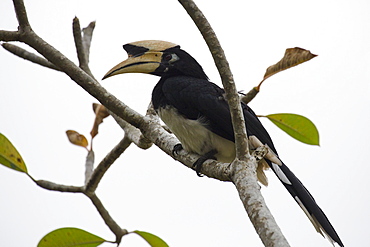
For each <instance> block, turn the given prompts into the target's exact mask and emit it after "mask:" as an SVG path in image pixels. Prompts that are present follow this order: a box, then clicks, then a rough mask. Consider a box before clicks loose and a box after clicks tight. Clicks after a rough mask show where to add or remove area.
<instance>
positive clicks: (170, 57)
mask: <svg viewBox="0 0 370 247" xmlns="http://www.w3.org/2000/svg"><path fill="white" fill-rule="evenodd" d="M171 59H172V55H171V54H168V55H166V56H165V57H164V60H166V61H170V60H171Z"/></svg>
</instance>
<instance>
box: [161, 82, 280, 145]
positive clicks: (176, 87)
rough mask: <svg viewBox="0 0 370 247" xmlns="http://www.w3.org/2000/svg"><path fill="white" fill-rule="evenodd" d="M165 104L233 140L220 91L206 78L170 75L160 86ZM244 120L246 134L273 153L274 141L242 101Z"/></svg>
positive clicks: (226, 108)
mask: <svg viewBox="0 0 370 247" xmlns="http://www.w3.org/2000/svg"><path fill="white" fill-rule="evenodd" d="M162 91H163V97H164V98H165V99H166V102H165V104H167V105H172V106H174V107H175V108H176V109H177V110H178V111H179V113H180V114H182V115H184V116H185V117H186V118H189V119H193V120H196V119H200V120H201V121H204V122H205V123H207V125H206V126H207V128H209V130H211V131H212V132H213V133H215V134H217V135H219V136H222V137H223V138H225V139H227V140H230V141H233V142H234V141H235V139H234V130H233V126H232V122H231V116H230V109H229V105H228V104H227V102H226V100H225V98H224V93H225V92H224V90H223V89H221V88H220V87H219V86H217V85H216V84H214V83H211V82H209V81H207V80H202V79H197V78H193V77H186V76H178V77H171V78H168V79H166V80H165V81H164V83H163V85H162ZM242 109H243V112H244V118H245V121H246V123H247V133H248V136H250V135H254V136H256V137H257V138H258V139H259V140H260V141H261V142H262V143H263V144H267V145H268V146H269V147H270V148H271V149H272V150H273V151H274V152H276V150H275V148H274V144H273V142H272V140H271V138H270V136H269V134H268V133H267V131H266V129H265V128H264V127H263V125H262V124H261V122H260V121H259V120H258V118H257V116H256V115H255V114H254V112H253V111H252V110H251V109H250V108H249V107H248V106H247V105H246V104H244V103H243V104H242Z"/></svg>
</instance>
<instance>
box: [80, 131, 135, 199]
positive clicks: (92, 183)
mask: <svg viewBox="0 0 370 247" xmlns="http://www.w3.org/2000/svg"><path fill="white" fill-rule="evenodd" d="M130 144H131V141H130V140H129V139H128V138H127V137H126V135H125V137H124V138H123V139H122V140H121V141H120V142H119V143H118V144H117V145H116V146H115V147H114V148H113V149H112V150H111V151H110V152H109V153H108V154H107V155H106V156H105V158H104V159H103V160H102V161H101V162H100V163H99V165H98V166H97V167H96V168H95V170H94V172H93V174H92V175H91V177H90V180H89V181H88V182H87V184H86V191H87V192H94V191H95V190H96V188H97V187H98V185H99V182H100V180H101V179H102V178H103V176H104V174H105V173H106V171H107V170H108V169H109V167H110V166H111V165H112V164H113V163H114V162H115V161H116V160H117V159H118V158H119V156H120V155H121V154H122V153H123V152H124V151H125V150H126V149H127V148H128V147H129V146H130Z"/></svg>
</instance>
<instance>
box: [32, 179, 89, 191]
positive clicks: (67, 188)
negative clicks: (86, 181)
mask: <svg viewBox="0 0 370 247" xmlns="http://www.w3.org/2000/svg"><path fill="white" fill-rule="evenodd" d="M34 181H35V183H36V184H37V185H38V186H40V187H42V188H44V189H47V190H54V191H60V192H71V193H82V192H83V191H84V189H83V187H82V186H72V185H63V184H56V183H53V182H50V181H46V180H34Z"/></svg>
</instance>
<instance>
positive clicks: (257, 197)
mask: <svg viewBox="0 0 370 247" xmlns="http://www.w3.org/2000/svg"><path fill="white" fill-rule="evenodd" d="M256 164H257V162H256V160H255V158H254V157H253V156H252V157H251V158H250V159H249V160H248V162H247V169H245V163H244V162H240V161H239V160H235V161H234V162H233V163H232V166H233V169H232V170H233V172H234V175H233V177H232V180H233V182H234V185H235V187H236V188H237V190H238V193H239V197H240V199H241V200H242V202H243V205H244V208H245V210H246V211H247V213H248V216H249V218H250V220H251V222H252V224H253V226H254V228H255V229H256V231H257V233H258V235H259V237H260V238H261V241H262V242H263V244H264V245H265V246H274V247H278V246H279V247H289V243H288V242H287V240H286V239H285V237H284V235H283V233H282V232H281V230H280V228H279V226H278V225H277V224H276V221H275V219H274V217H273V216H272V214H271V212H270V210H269V209H268V207H267V206H266V203H265V200H264V199H263V197H262V196H261V194H260V186H259V184H258V183H257V177H256V174H255V173H256V172H255V171H256ZM246 178H248V179H246Z"/></svg>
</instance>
